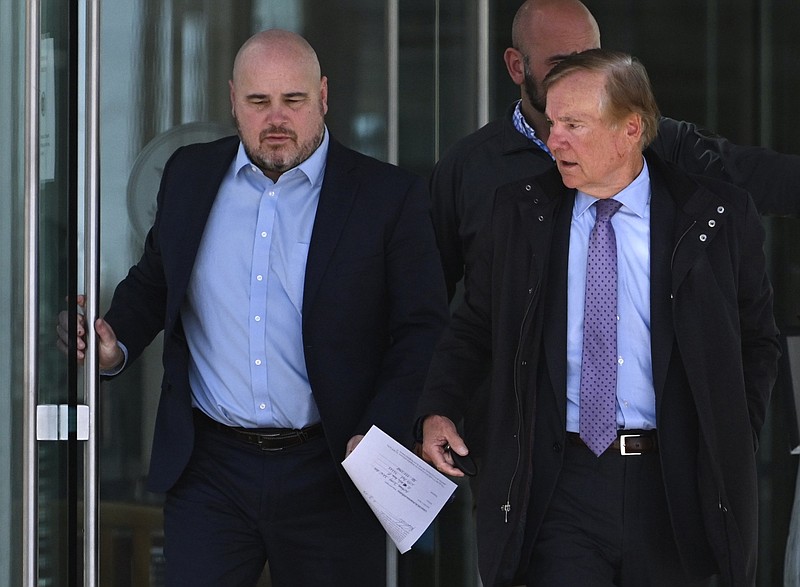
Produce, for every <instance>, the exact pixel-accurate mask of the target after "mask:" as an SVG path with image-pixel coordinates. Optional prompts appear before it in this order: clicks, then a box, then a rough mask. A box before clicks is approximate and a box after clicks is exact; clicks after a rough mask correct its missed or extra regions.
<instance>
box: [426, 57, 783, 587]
mask: <svg viewBox="0 0 800 587" xmlns="http://www.w3.org/2000/svg"><path fill="white" fill-rule="evenodd" d="M545 88H546V90H547V115H548V118H549V120H550V124H551V125H552V128H551V134H550V138H549V141H548V147H549V148H550V150H551V151H552V152H553V154H554V156H555V158H556V162H557V166H558V170H559V172H560V175H561V177H559V174H558V173H556V172H555V171H550V172H546V173H544V174H542V175H540V176H537V177H534V178H530V179H528V180H523V181H521V182H516V183H512V184H509V185H507V186H504V187H503V188H501V189H500V190H499V191H498V193H497V195H496V198H495V202H494V208H493V211H492V215H491V217H490V219H489V222H488V226H487V229H486V230H485V231H484V232H483V234H482V241H481V242H480V244H479V246H480V249H479V251H480V252H479V255H478V258H477V260H476V263H475V265H474V267H473V268H472V271H471V273H470V274H469V275H468V281H467V288H466V299H465V302H464V304H463V305H462V306H461V308H460V309H459V310H458V311H457V312H456V314H455V315H454V317H453V320H452V323H451V325H450V327H449V329H448V331H447V332H446V334H445V336H444V338H443V340H442V341H441V342H440V344H439V346H438V349H437V352H436V354H435V356H434V360H433V363H432V366H431V371H430V373H429V377H428V381H427V384H426V389H425V391H424V393H423V397H422V399H421V402H420V405H419V410H418V414H419V420H420V422H421V430H422V433H423V438H422V440H423V446H422V452H423V456H424V457H425V458H426V459H428V460H429V461H430V462H432V463H433V464H434V465H435V466H436V467H437V468H439V469H440V470H441V471H443V472H444V473H447V474H450V475H460V474H461V473H460V471H459V470H458V469H457V468H455V467H454V462H453V458H452V452H453V451H454V452H456V453H458V454H461V455H464V454H466V453H467V452H468V447H467V446H466V445H465V443H464V442H463V440H462V439H461V437H460V436H459V435H458V433H457V431H456V428H455V425H454V422H458V421H459V420H460V419H461V418H462V417H463V415H464V413H465V411H466V410H467V408H468V406H469V404H470V402H471V401H474V399H475V398H474V397H473V394H474V393H475V392H476V390H477V389H479V388H480V387H479V386H478V385H477V383H478V382H480V381H482V379H483V377H484V376H485V375H486V374H487V373H488V372H491V378H492V379H491V390H490V392H489V397H488V398H485V400H486V401H487V403H488V406H489V409H488V410H487V411H486V416H485V417H486V420H487V422H486V424H487V426H486V435H485V437H484V438H481V439H479V441H478V446H482V447H485V452H484V453H483V454H482V455H479V456H481V457H482V461H481V462H482V465H481V467H482V470H481V471H480V472H479V474H478V483H479V486H480V490H479V493H478V495H479V497H478V548H479V565H480V569H481V576H482V579H483V581H484V584H485V585H487V587H488V586H499V585H511V584H512V581H517V582H527V584H528V585H536V586H550V585H552V586H556V585H558V586H559V587H563V586H573V585H574V586H583V585H592V586H601V585H602V586H605V585H608V586H611V585H620V586H623V587H625V586H636V587H641V586H648V585H689V584H692V585H694V584H698V585H708V584H710V582H712V581H713V580H714V578H715V577H716V578H717V579H718V580H719V581H721V583H722V584H724V585H753V584H754V581H755V568H756V552H757V545H756V540H757V507H758V500H757V486H756V466H755V451H756V448H757V445H758V434H759V432H760V429H761V426H762V424H763V421H764V415H765V410H766V406H767V403H768V398H769V394H770V391H771V388H772V385H773V383H774V379H775V373H776V365H777V360H778V357H779V354H780V351H779V346H778V343H777V329H776V327H775V322H774V319H773V315H772V290H771V286H770V284H769V281H768V278H767V276H766V273H765V260H764V253H763V238H764V231H763V229H762V228H761V226H760V223H759V219H758V214H757V211H756V209H755V206H754V205H753V202H752V200H751V199H750V197H749V196H748V195H747V194H746V193H745V192H742V191H740V190H738V189H736V188H733V187H731V186H729V185H725V184H721V183H719V182H716V181H713V180H709V179H700V178H697V177H692V176H688V175H686V174H684V173H683V172H681V171H679V170H677V169H676V168H673V167H671V166H669V165H668V164H666V163H664V162H663V161H662V160H661V159H660V158H659V157H658V156H657V155H655V154H654V153H653V152H652V151H650V150H645V152H644V156H643V154H642V149H643V148H644V147H645V146H646V145H647V144H648V143H649V142H650V141H651V140H652V138H653V136H654V134H655V127H656V122H657V120H658V110H657V107H656V106H655V101H654V100H653V98H652V91H651V89H650V85H649V81H648V80H647V75H646V73H645V72H644V69H643V68H642V67H641V65H640V64H638V63H637V62H636V61H635V60H632V59H631V58H630V57H628V56H625V55H621V54H615V53H608V52H604V51H601V50H593V51H589V52H586V53H583V54H580V55H576V56H573V57H570V58H568V59H567V60H565V61H564V62H563V63H562V64H561V65H559V66H557V67H556V68H555V69H554V70H553V71H552V72H551V74H550V75H549V76H548V78H547V81H546V84H545ZM611 198H613V199H614V200H617V202H618V203H619V204H621V207H620V208H619V212H618V213H617V214H616V215H615V216H614V217H613V218H612V219H611V221H610V222H611V225H612V227H613V228H614V230H615V232H616V255H617V257H618V261H616V262H615V267H616V268H617V269H618V274H619V276H618V277H619V278H618V285H617V286H615V292H616V293H617V299H618V303H617V305H616V308H615V309H616V315H615V316H614V318H613V319H614V320H615V322H616V328H615V330H616V341H615V345H616V346H614V347H613V350H612V361H611V362H612V363H613V364H614V365H613V369H614V378H615V379H616V382H617V384H616V385H615V392H616V399H615V400H614V399H613V390H612V401H613V407H612V415H611V418H612V426H614V425H615V426H616V428H617V439H616V440H614V441H613V443H612V444H611V445H610V446H608V448H607V449H606V450H595V451H594V452H593V451H592V450H590V448H589V447H588V446H587V444H590V443H589V442H588V440H587V436H586V435H585V434H584V424H583V420H582V418H581V415H582V414H581V412H582V411H587V412H588V410H589V407H588V406H589V403H588V401H585V400H584V396H583V395H582V393H583V392H582V390H580V389H579V387H582V384H581V385H580V386H579V382H580V381H581V377H582V374H581V370H582V368H583V367H584V363H588V360H587V359H586V355H583V354H582V353H585V352H587V348H588V346H589V345H588V343H587V344H584V343H583V340H584V339H583V336H584V335H586V334H587V331H588V330H589V327H588V321H587V320H585V319H584V305H583V302H584V285H585V283H586V279H585V278H584V276H585V274H586V268H587V248H588V246H589V245H588V235H589V233H590V232H591V230H592V224H593V223H594V218H593V216H594V208H595V206H594V204H595V203H596V202H598V201H600V200H608V199H611ZM587 316H588V314H587ZM481 401H484V400H481ZM612 433H613V428H612ZM609 442H610V441H609ZM597 453H599V454H597Z"/></svg>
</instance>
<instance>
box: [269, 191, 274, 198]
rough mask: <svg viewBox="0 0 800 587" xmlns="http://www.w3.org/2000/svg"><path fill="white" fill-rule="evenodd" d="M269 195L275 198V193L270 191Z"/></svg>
mask: <svg viewBox="0 0 800 587" xmlns="http://www.w3.org/2000/svg"><path fill="white" fill-rule="evenodd" d="M269 195H270V196H271V197H273V198H274V197H275V192H274V191H272V190H270V192H269Z"/></svg>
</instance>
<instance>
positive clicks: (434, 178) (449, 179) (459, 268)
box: [430, 153, 464, 300]
mask: <svg viewBox="0 0 800 587" xmlns="http://www.w3.org/2000/svg"><path fill="white" fill-rule="evenodd" d="M460 167H461V165H460V163H459V159H458V157H456V156H455V155H453V154H452V153H449V154H448V155H446V156H445V157H443V158H442V159H441V160H440V161H439V162H438V163H437V164H436V167H434V169H433V173H432V174H431V178H430V193H431V216H432V218H433V226H434V229H435V230H436V244H437V245H438V247H439V254H440V256H441V259H442V269H443V270H444V279H445V284H446V286H447V299H448V300H452V299H453V295H454V294H455V290H456V284H457V283H458V282H459V281H460V280H461V278H462V277H463V276H464V253H463V251H462V248H461V236H460V234H459V226H460V220H461V219H460V218H459V212H458V210H459V205H458V201H457V200H458V198H459V197H460V196H459V194H460V193H461V178H462V177H463V173H462V170H461V169H460Z"/></svg>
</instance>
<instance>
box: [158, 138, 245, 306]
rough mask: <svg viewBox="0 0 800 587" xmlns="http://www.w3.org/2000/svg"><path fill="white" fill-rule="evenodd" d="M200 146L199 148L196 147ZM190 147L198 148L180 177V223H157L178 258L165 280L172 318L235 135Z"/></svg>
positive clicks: (235, 143) (233, 150)
mask: <svg viewBox="0 0 800 587" xmlns="http://www.w3.org/2000/svg"><path fill="white" fill-rule="evenodd" d="M200 147H203V149H202V150H200ZM192 148H197V149H198V150H197V153H196V156H195V157H193V159H192V160H191V166H192V168H193V170H194V172H191V173H187V174H185V180H184V181H183V186H182V190H181V197H182V198H183V202H182V207H181V213H180V215H179V218H176V219H175V221H176V222H180V226H172V225H170V226H161V227H160V230H161V233H162V235H161V238H162V239H174V242H173V247H174V250H175V251H176V258H178V259H180V260H181V262H180V263H175V266H174V268H175V275H174V279H173V280H172V282H171V283H170V284H169V287H170V289H171V290H172V291H173V292H174V295H171V296H170V299H171V300H172V302H173V306H172V307H170V308H168V309H167V312H168V313H169V314H170V315H171V316H172V318H173V319H174V318H175V317H176V316H177V313H178V311H179V310H180V306H181V304H182V303H183V298H184V296H185V295H186V288H187V287H188V285H189V277H190V276H191V274H192V269H193V268H194V262H195V259H196V257H197V251H198V249H199V247H200V241H201V239H202V237H203V231H204V230H205V227H206V222H207V221H208V215H209V214H210V213H211V207H212V206H213V205H214V200H215V199H216V197H217V192H218V191H219V187H220V184H221V183H222V180H223V179H224V178H225V174H226V173H227V172H228V169H229V168H230V165H231V162H232V161H233V158H234V157H235V156H236V151H237V149H238V148H239V137H235V136H234V137H226V138H225V139H221V140H219V141H216V142H214V143H212V144H210V145H209V146H208V147H207V148H206V146H197V147H192ZM165 233H166V234H165Z"/></svg>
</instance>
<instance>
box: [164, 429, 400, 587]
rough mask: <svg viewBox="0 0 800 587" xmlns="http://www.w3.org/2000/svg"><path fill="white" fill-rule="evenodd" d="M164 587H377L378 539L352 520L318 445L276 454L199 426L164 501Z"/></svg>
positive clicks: (360, 519)
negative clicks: (262, 580)
mask: <svg viewBox="0 0 800 587" xmlns="http://www.w3.org/2000/svg"><path fill="white" fill-rule="evenodd" d="M164 534H165V547H164V555H165V558H166V569H167V585H168V587H202V586H208V587H212V586H213V587H228V586H230V587H234V586H237V587H238V586H241V587H253V586H254V585H255V584H256V581H257V580H258V577H259V575H260V574H261V572H262V570H263V568H264V564H265V562H266V561H267V560H268V561H269V570H270V575H271V578H272V584H273V585H274V586H275V587H304V586H309V587H310V586H312V585H313V586H314V587H318V586H319V585H331V586H342V587H376V586H380V585H384V584H385V567H386V537H385V533H384V531H383V530H382V528H381V527H380V525H379V524H378V523H377V521H376V520H375V519H374V516H371V515H369V514H368V513H367V512H364V513H363V514H355V513H354V512H353V511H352V509H351V506H350V505H349V503H348V501H347V498H346V496H345V493H344V490H343V488H342V484H341V481H340V479H339V477H338V475H337V471H336V466H335V463H334V461H333V459H332V458H331V455H330V452H329V450H328V446H327V444H326V442H325V439H324V438H322V437H319V438H315V439H313V440H311V441H309V442H307V443H305V444H302V445H300V446H296V447H292V448H289V449H286V450H283V451H279V452H262V451H261V450H260V449H259V448H258V446H255V445H250V444H247V443H245V442H242V441H240V440H237V439H234V438H230V437H229V436H227V435H225V434H224V433H223V432H220V431H218V430H215V429H213V428H209V427H203V426H198V427H197V431H196V438H195V448H194V452H193V454H192V458H191V461H190V463H189V465H188V467H187V469H186V471H185V472H184V473H183V475H182V477H181V478H180V480H179V481H178V483H177V484H176V485H175V487H173V488H172V489H171V490H170V491H169V492H168V494H167V499H166V502H165V505H164Z"/></svg>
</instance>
